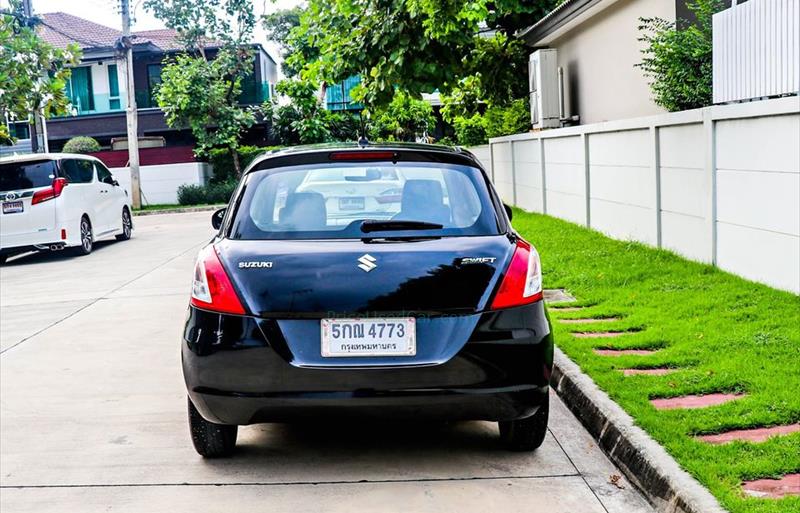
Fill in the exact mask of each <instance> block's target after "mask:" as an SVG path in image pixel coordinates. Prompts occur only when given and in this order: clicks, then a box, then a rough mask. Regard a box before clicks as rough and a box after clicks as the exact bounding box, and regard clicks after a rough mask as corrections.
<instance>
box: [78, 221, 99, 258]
mask: <svg viewBox="0 0 800 513" xmlns="http://www.w3.org/2000/svg"><path fill="white" fill-rule="evenodd" d="M93 245H94V234H93V233H92V223H91V222H89V218H88V217H86V216H83V217H81V245H80V246H77V247H75V248H74V249H73V251H74V252H75V254H76V255H88V254H89V253H91V252H92V246H93Z"/></svg>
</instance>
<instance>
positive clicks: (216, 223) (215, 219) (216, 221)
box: [211, 208, 228, 230]
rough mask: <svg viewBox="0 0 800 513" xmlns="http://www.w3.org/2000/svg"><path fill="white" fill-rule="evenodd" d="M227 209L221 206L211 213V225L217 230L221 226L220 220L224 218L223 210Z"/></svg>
mask: <svg viewBox="0 0 800 513" xmlns="http://www.w3.org/2000/svg"><path fill="white" fill-rule="evenodd" d="M227 210H228V209H227V208H221V209H219V210H217V211H216V212H214V213H213V214H212V215H211V226H213V227H214V229H215V230H219V229H220V228H221V227H222V220H223V219H224V218H225V212H226V211H227Z"/></svg>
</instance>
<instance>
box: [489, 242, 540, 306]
mask: <svg viewBox="0 0 800 513" xmlns="http://www.w3.org/2000/svg"><path fill="white" fill-rule="evenodd" d="M542 297H543V294H542V266H541V262H540V261H539V253H537V252H536V248H534V247H533V246H531V245H530V244H528V243H527V242H525V241H524V240H522V239H519V240H517V248H516V249H515V250H514V256H513V257H512V258H511V263H510V264H509V265H508V269H507V270H506V275H505V277H503V281H502V283H500V288H499V289H497V293H496V294H495V296H494V300H493V301H492V310H497V309H499V308H509V307H512V306H522V305H527V304H530V303H535V302H536V301H540V300H541V299H542Z"/></svg>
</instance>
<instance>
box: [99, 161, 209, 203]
mask: <svg viewBox="0 0 800 513" xmlns="http://www.w3.org/2000/svg"><path fill="white" fill-rule="evenodd" d="M111 173H113V175H114V178H116V179H117V180H118V181H119V183H120V185H121V186H122V187H123V188H124V189H125V190H126V191H128V194H130V190H131V170H130V168H127V167H116V168H112V169H111ZM210 177H211V166H210V165H209V164H206V163H203V162H187V163H184V164H164V165H157V166H142V167H140V168H139V178H140V183H141V189H142V204H143V205H156V204H177V203H178V187H180V186H181V185H185V184H193V185H203V184H205V183H206V182H207V181H208V179H209V178H210Z"/></svg>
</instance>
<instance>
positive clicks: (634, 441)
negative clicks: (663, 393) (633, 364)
mask: <svg viewBox="0 0 800 513" xmlns="http://www.w3.org/2000/svg"><path fill="white" fill-rule="evenodd" d="M551 383H552V387H553V389H554V390H555V391H556V393H558V395H559V396H560V397H561V399H562V400H563V401H564V403H565V404H566V405H567V407H568V408H569V409H570V410H571V411H572V413H574V414H575V416H576V417H577V418H578V419H579V420H580V421H581V423H582V424H583V425H584V426H585V427H586V429H587V430H588V431H589V433H591V435H592V436H593V437H594V438H595V439H596V440H597V442H598V444H599V445H600V448H601V449H603V452H605V453H606V455H608V457H609V458H610V459H611V461H612V462H614V464H616V465H617V466H618V467H619V468H620V469H621V470H622V471H623V472H624V473H625V475H626V476H627V477H628V479H630V481H631V482H632V483H634V484H635V485H636V486H637V487H638V488H639V489H640V490H641V491H642V492H643V493H644V495H645V497H647V499H648V500H649V501H650V502H651V503H652V504H653V506H655V508H656V509H657V510H658V511H659V512H662V513H724V512H725V511H726V510H725V509H723V508H722V506H720V504H719V502H717V499H716V498H714V496H713V495H711V493H710V492H709V491H708V490H707V489H706V488H705V487H703V486H702V485H701V484H700V483H699V482H697V481H696V480H695V479H694V478H693V477H692V476H690V475H689V474H688V473H687V472H686V471H684V470H683V469H681V467H680V466H679V465H678V463H677V462H676V461H675V460H674V459H672V457H671V456H670V455H669V454H667V451H666V450H665V449H664V448H663V447H662V446H661V445H660V444H658V443H657V442H656V441H655V440H653V439H652V438H650V436H649V435H648V434H647V433H645V431H644V430H643V429H642V428H640V427H638V426H636V425H635V424H634V421H633V418H631V416H630V415H628V414H627V413H625V411H624V410H623V409H622V408H621V407H620V406H619V405H618V404H617V403H615V402H614V401H612V400H611V399H610V398H609V397H608V395H607V394H606V393H605V392H603V391H602V390H600V388H599V387H598V386H597V385H596V384H595V383H594V381H592V379H591V378H590V377H589V376H587V375H586V374H584V373H583V372H582V371H581V370H580V368H579V367H578V365H576V364H575V363H574V362H573V361H572V360H570V359H569V358H568V357H567V356H566V355H565V354H564V353H563V352H562V351H561V350H560V349H558V348H556V349H555V355H554V367H553V376H552V381H551Z"/></svg>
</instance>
